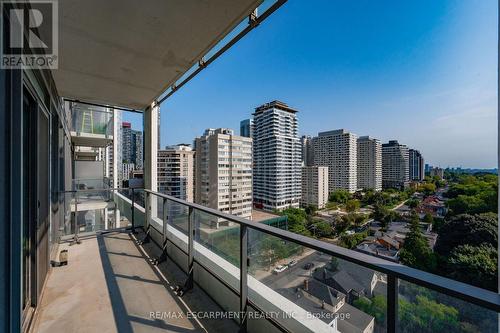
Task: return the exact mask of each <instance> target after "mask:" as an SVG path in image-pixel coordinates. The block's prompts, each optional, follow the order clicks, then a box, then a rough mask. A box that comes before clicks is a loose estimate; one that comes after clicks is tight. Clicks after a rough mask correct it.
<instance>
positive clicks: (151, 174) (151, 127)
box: [144, 102, 160, 191]
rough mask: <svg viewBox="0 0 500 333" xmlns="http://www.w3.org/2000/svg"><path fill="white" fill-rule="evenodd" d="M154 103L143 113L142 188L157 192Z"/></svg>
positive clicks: (156, 121) (155, 112) (155, 114)
mask: <svg viewBox="0 0 500 333" xmlns="http://www.w3.org/2000/svg"><path fill="white" fill-rule="evenodd" d="M159 112H160V106H159V105H157V104H156V102H154V103H153V104H151V106H150V107H148V108H147V109H146V110H145V111H144V188H146V189H148V190H151V191H157V187H158V182H157V170H156V169H157V166H158V163H157V159H158V113H159Z"/></svg>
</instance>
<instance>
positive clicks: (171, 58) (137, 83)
mask: <svg viewBox="0 0 500 333" xmlns="http://www.w3.org/2000/svg"><path fill="white" fill-rule="evenodd" d="M261 3H262V0H147V1H139V0H106V1H103V0H64V1H59V68H58V69H56V70H52V74H53V76H54V80H55V82H56V86H57V89H58V92H59V94H60V95H61V96H62V97H66V98H72V99H78V100H81V101H87V102H94V103H104V104H108V105H113V106H121V107H127V108H133V109H144V108H145V107H146V106H148V105H150V104H151V103H152V102H153V100H154V99H155V98H157V97H158V96H159V95H160V94H161V93H162V92H163V91H165V90H166V89H167V87H169V86H170V85H171V84H172V83H174V82H175V80H176V79H177V78H179V77H180V76H181V75H182V74H184V73H185V72H186V71H187V70H188V69H189V68H191V66H192V65H193V64H195V63H197V62H198V60H200V58H201V57H202V56H203V55H204V54H206V52H208V51H209V50H210V49H211V48H212V47H213V46H215V45H216V44H217V42H219V41H220V40H221V39H222V38H223V37H224V36H226V35H227V34H228V33H229V32H230V31H232V30H233V29H234V28H235V27H236V26H237V25H238V24H239V23H240V22H241V21H242V20H243V19H244V18H245V17H246V16H248V15H249V14H250V13H251V12H252V11H253V10H254V9H255V8H256V7H258V5H260V4H261Z"/></svg>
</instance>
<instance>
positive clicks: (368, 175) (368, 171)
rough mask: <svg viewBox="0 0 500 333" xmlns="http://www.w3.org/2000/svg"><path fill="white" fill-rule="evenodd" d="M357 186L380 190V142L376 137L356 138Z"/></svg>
mask: <svg viewBox="0 0 500 333" xmlns="http://www.w3.org/2000/svg"><path fill="white" fill-rule="evenodd" d="M358 188H359V189H364V190H366V189H373V190H375V191H380V190H382V144H381V143H380V141H379V140H378V139H374V138H371V137H368V136H362V137H360V138H359V139H358Z"/></svg>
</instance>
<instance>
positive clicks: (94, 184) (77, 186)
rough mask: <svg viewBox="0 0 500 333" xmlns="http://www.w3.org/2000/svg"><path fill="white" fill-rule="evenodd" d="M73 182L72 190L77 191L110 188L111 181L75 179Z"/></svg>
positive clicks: (104, 179) (107, 179) (106, 179)
mask: <svg viewBox="0 0 500 333" xmlns="http://www.w3.org/2000/svg"><path fill="white" fill-rule="evenodd" d="M72 182H73V187H72V188H73V189H74V190H76V191H79V190H92V189H108V188H110V179H109V178H99V179H73V181H72Z"/></svg>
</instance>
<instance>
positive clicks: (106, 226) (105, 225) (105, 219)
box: [104, 208, 109, 230]
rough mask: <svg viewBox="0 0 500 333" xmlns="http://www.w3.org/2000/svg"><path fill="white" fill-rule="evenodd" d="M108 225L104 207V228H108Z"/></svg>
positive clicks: (106, 211) (106, 210)
mask: <svg viewBox="0 0 500 333" xmlns="http://www.w3.org/2000/svg"><path fill="white" fill-rule="evenodd" d="M108 229H109V225H108V209H107V208H104V230H108Z"/></svg>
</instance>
